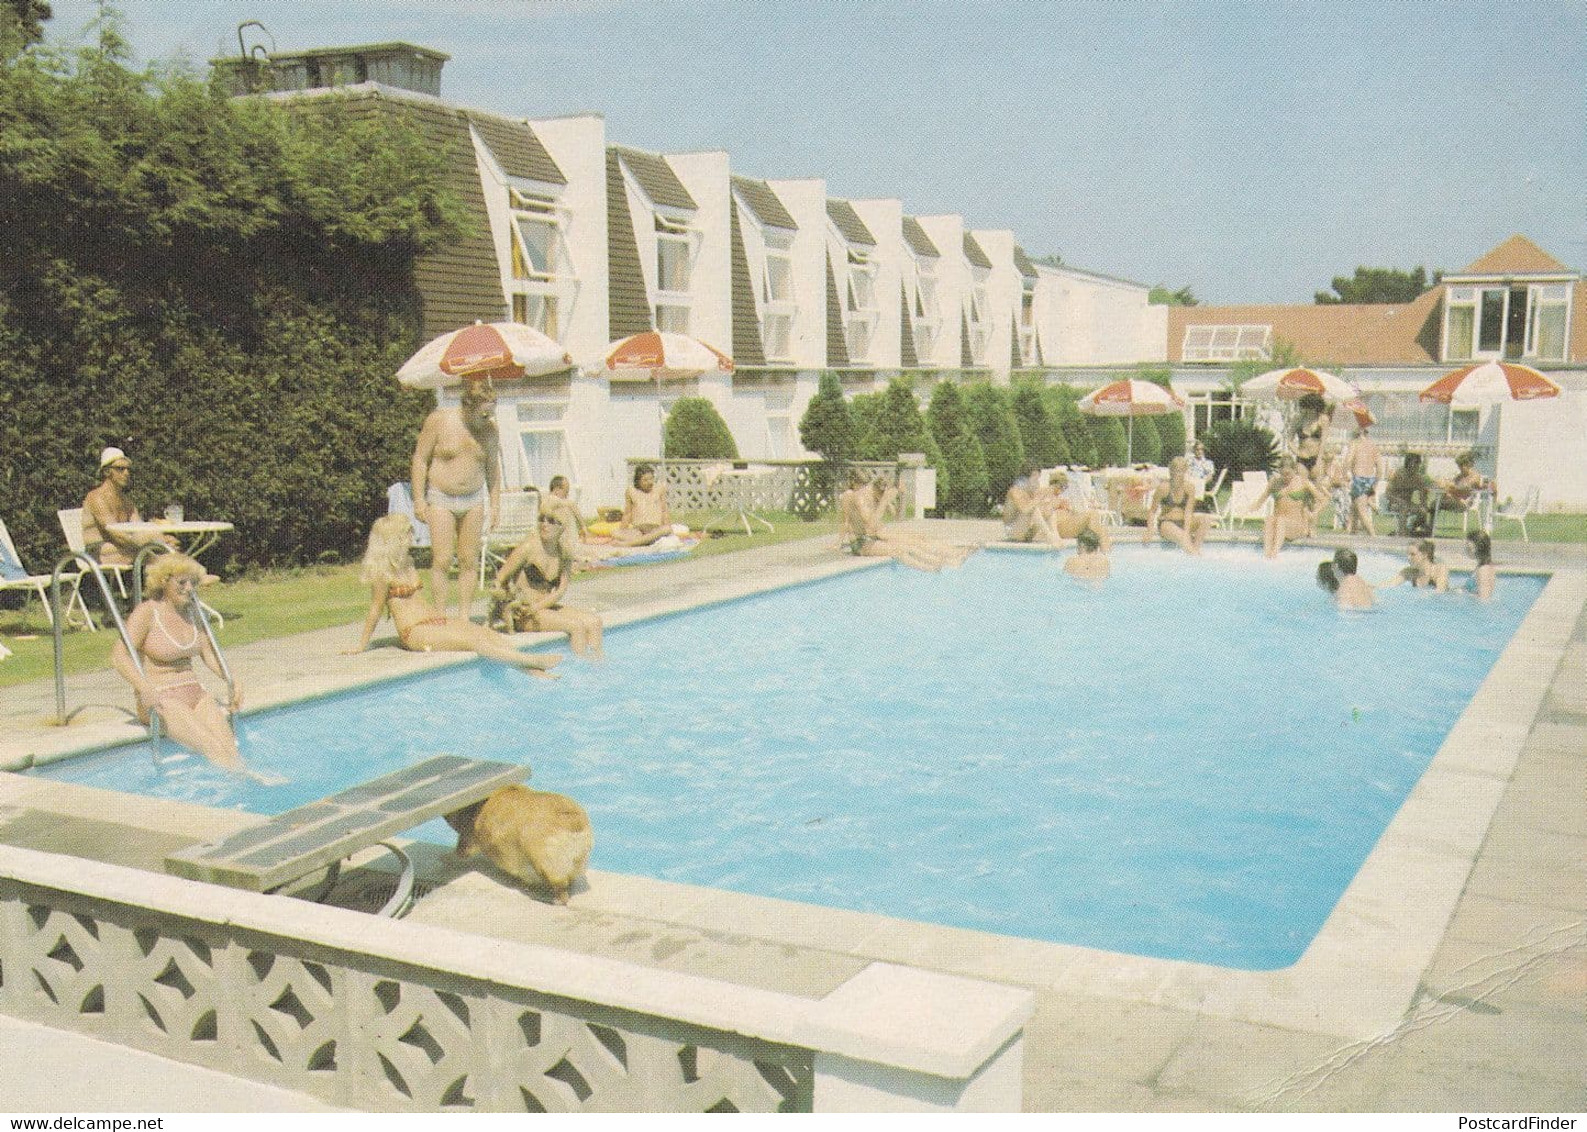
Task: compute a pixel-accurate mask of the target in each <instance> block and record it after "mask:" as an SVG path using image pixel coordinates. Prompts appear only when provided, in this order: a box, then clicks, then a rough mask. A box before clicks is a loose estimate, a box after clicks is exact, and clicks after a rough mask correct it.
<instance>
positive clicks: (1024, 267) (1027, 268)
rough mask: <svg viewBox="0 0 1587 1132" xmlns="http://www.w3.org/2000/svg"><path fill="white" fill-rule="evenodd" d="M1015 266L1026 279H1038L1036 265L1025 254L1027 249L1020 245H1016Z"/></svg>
mask: <svg viewBox="0 0 1587 1132" xmlns="http://www.w3.org/2000/svg"><path fill="white" fill-rule="evenodd" d="M1014 266H1015V267H1017V268H1019V273H1020V274H1021V275H1022V276H1024V277H1025V278H1026V279H1034V278H1036V265H1035V264H1034V263H1032V262H1031V261H1030V256H1028V255H1026V254H1025V249H1024V248H1022V247H1020V246H1019V245H1018V244H1015V245H1014Z"/></svg>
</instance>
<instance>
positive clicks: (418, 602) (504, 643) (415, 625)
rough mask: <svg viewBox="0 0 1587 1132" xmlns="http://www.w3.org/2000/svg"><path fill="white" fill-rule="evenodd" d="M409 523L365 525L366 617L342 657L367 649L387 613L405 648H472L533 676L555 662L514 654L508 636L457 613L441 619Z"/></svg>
mask: <svg viewBox="0 0 1587 1132" xmlns="http://www.w3.org/2000/svg"><path fill="white" fill-rule="evenodd" d="M412 546H413V524H412V523H411V522H410V521H409V520H408V517H407V516H406V515H401V514H397V515H382V516H381V517H380V518H378V519H376V520H375V524H374V526H372V527H371V528H370V529H369V546H368V548H367V549H366V550H365V551H364V568H363V575H362V576H363V580H364V581H365V582H367V583H369V587H370V591H371V600H370V603H369V615H368V616H367V617H365V618H364V628H363V633H362V635H361V636H360V638H359V641H358V647H357V648H355V649H347V650H345V652H344V655H347V656H355V655H357V654H358V653H361V652H363V651H364V650H365V649H367V648H368V647H369V639H370V637H372V636H373V635H374V632H375V626H376V625H378V624H380V621H381V618H383V617H385V616H386V614H387V613H389V614H390V615H391V622H392V624H393V625H395V626H396V627H397V640H398V641H399V642H401V644H402V647H403V648H405V649H407V650H408V651H409V652H473V653H478V654H479V655H480V656H482V657H484V658H486V659H487V660H498V661H500V662H501V663H503V664H511V665H513V666H515V667H517V668H522V669H524V670H526V671H528V672H529V673H530V674H531V675H535V676H551V675H552V674H551V673H550V672H548V671H546V670H547V669H549V668H552V667H553V666H555V665H556V664H558V663H560V662H561V660H562V657H561V655H560V654H558V653H533V652H519V651H518V650H517V649H515V648H514V647H513V643H512V640H511V639H510V638H508V637H504V636H502V634H500V633H498V632H496V631H495V630H494V629H490V628H487V627H486V626H484V625H476V624H474V622H472V621H466V620H464V619H463V618H461V617H447V616H446V615H445V614H443V613H441V612H440V611H438V610H437V609H436V608H435V606H433V605H431V604H430V603H429V602H428V601H426V600H425V598H424V596H423V594H421V593H420V590H421V589H422V588H423V587H422V584H421V579H420V577H419V571H418V570H417V569H415V568H414V565H413V555H412V553H411V548H412Z"/></svg>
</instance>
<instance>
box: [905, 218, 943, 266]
mask: <svg viewBox="0 0 1587 1132" xmlns="http://www.w3.org/2000/svg"><path fill="white" fill-rule="evenodd" d="M904 243H906V244H908V245H909V250H910V251H912V252H914V253H915V254H916V255H923V256H929V257H930V258H931V259H941V258H942V253H941V252H939V251H938V250H937V245H936V244H934V243H932V242H931V237H930V236H928V235H926V230H925V229H924V228H922V227H921V226H920V221H918V220H916V219H915V218H914V217H913V216H906V217H904Z"/></svg>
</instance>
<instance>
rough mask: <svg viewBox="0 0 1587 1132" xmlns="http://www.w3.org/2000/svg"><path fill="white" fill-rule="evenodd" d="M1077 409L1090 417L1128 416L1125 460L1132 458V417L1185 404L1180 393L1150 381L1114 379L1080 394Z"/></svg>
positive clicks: (1133, 458) (1133, 434)
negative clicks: (1083, 394) (1109, 383)
mask: <svg viewBox="0 0 1587 1132" xmlns="http://www.w3.org/2000/svg"><path fill="white" fill-rule="evenodd" d="M1078 407H1079V409H1080V411H1081V412H1082V413H1087V414H1089V415H1091V416H1093V417H1125V418H1127V420H1128V427H1129V432H1128V440H1127V442H1126V447H1125V457H1124V462H1125V463H1126V464H1130V463H1134V461H1135V418H1136V417H1153V416H1162V415H1163V414H1164V413H1175V412H1179V411H1180V410H1182V409H1183V408H1184V407H1185V403H1184V401H1182V400H1180V397H1179V394H1177V393H1175V392H1174V391H1173V390H1172V389H1170V388H1167V387H1165V386H1162V385H1158V384H1157V383H1156V382H1153V381H1135V380H1133V379H1129V380H1125V381H1115V382H1114V383H1113V384H1111V385H1104V386H1103V387H1102V388H1101V389H1093V390H1092V391H1091V392H1090V393H1087V394H1086V395H1085V396H1084V397H1082V398H1080V403H1079V406H1078Z"/></svg>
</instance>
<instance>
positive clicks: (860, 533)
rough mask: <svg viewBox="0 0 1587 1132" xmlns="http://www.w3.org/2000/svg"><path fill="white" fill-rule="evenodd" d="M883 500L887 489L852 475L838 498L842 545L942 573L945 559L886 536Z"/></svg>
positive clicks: (855, 552) (854, 551)
mask: <svg viewBox="0 0 1587 1132" xmlns="http://www.w3.org/2000/svg"><path fill="white" fill-rule="evenodd" d="M883 498H885V488H883V489H882V490H881V491H878V490H877V489H876V488H875V484H874V481H873V482H871V483H867V482H866V478H865V474H864V473H863V472H861V471H859V470H858V469H854V470H853V471H850V472H849V487H848V490H847V491H845V492H844V493H843V494H842V495H840V496H838V544H839V545H840V546H842V547H843V548H844V549H845V550H847V551H848V552H849V553H850V554H853V555H856V556H858V557H862V558H892V559H894V560H896V561H898V562H902V563H903V564H904V565H905V566H910V567H913V568H914V569H916V570H927V571H932V572H935V571H937V570H941V569H942V567H943V566H944V565H945V563H944V561H943V560H942V558H941V557H939V556H936V555H931V554H928V553H926V552H925V551H923V550H922V549H920V548H919V547H917V546H915V545H914V544H911V543H907V542H904V541H902V540H899V539H895V538H893V537H891V536H890V535H884V534H882V532H881V525H880V522H879V521H878V520H877V518H876V514H877V510H878V508H879V507H880V501H881V500H882V499H883Z"/></svg>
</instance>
